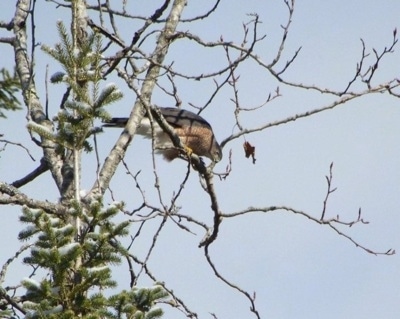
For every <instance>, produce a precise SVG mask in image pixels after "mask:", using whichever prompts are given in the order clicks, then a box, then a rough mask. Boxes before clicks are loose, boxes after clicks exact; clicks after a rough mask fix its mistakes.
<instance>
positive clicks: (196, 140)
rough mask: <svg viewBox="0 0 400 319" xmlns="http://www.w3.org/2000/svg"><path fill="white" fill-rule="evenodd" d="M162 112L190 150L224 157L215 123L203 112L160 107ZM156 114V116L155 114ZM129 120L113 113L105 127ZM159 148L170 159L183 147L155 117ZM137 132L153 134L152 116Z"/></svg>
mask: <svg viewBox="0 0 400 319" xmlns="http://www.w3.org/2000/svg"><path fill="white" fill-rule="evenodd" d="M159 110H160V112H161V114H162V115H163V116H164V118H165V120H166V121H167V123H168V124H169V125H170V126H171V127H172V128H173V129H174V131H175V133H176V134H177V135H178V136H179V138H180V140H181V142H182V143H183V145H184V146H185V147H186V148H187V150H188V152H193V153H194V154H196V155H197V156H205V157H208V158H209V159H211V160H212V161H214V162H219V161H220V160H221V159H222V150H221V147H220V146H219V144H218V142H217V141H216V139H215V136H214V133H213V130H212V127H211V125H210V124H209V123H208V122H207V121H206V120H205V119H203V118H202V117H201V116H200V115H197V114H195V113H193V112H190V111H187V110H182V109H177V108H173V107H160V108H159ZM153 118H155V116H153ZM127 121H128V118H126V117H113V118H111V119H110V120H108V121H106V122H105V124H104V125H103V126H105V127H124V126H125V125H126V123H127ZM153 129H154V137H155V148H156V151H157V152H158V153H161V154H163V155H164V158H165V159H166V160H168V161H172V160H174V159H175V158H177V157H179V155H180V151H179V149H177V148H176V147H175V146H174V144H173V143H172V141H171V139H170V137H169V135H168V134H167V133H166V132H164V130H163V129H162V128H161V126H160V125H159V124H158V123H157V121H156V120H155V121H154V122H153ZM136 133H138V134H140V135H143V136H144V137H146V138H152V136H153V135H152V128H151V123H150V119H149V117H148V116H147V115H145V116H144V117H143V119H142V121H141V122H140V126H139V127H138V129H137V131H136Z"/></svg>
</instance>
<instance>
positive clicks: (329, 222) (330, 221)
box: [221, 206, 395, 256]
mask: <svg viewBox="0 0 400 319" xmlns="http://www.w3.org/2000/svg"><path fill="white" fill-rule="evenodd" d="M279 210H283V211H287V212H291V213H294V214H298V215H301V216H303V217H306V218H307V219H309V220H311V221H313V222H315V223H317V224H320V225H327V226H329V227H330V228H331V229H333V230H334V231H335V232H336V233H337V234H338V235H340V236H342V237H345V238H346V239H348V240H350V241H351V242H352V243H353V244H354V245H355V246H356V247H359V248H361V249H362V250H364V251H366V252H367V253H369V254H373V255H388V256H390V255H394V254H395V251H394V250H393V249H389V250H387V251H386V252H379V251H373V250H371V249H369V248H367V247H365V246H363V245H361V244H360V243H359V242H357V241H356V240H354V239H353V238H352V237H351V236H349V235H347V234H345V233H343V232H342V231H340V230H339V229H338V228H337V227H336V226H335V224H337V225H344V226H348V227H351V226H352V225H354V224H355V223H358V222H361V223H364V224H365V223H366V222H365V221H363V220H362V219H361V218H360V212H359V215H358V219H357V220H355V221H351V222H343V221H341V220H339V218H332V219H328V220H327V219H324V220H321V219H319V218H315V217H313V216H311V215H310V214H308V213H305V212H303V211H301V210H297V209H294V208H291V207H287V206H269V207H249V208H247V209H244V210H242V211H238V212H235V213H230V214H221V217H223V218H232V217H236V216H241V215H246V214H250V213H255V212H262V213H269V212H274V211H279Z"/></svg>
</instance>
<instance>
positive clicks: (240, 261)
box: [0, 0, 400, 319]
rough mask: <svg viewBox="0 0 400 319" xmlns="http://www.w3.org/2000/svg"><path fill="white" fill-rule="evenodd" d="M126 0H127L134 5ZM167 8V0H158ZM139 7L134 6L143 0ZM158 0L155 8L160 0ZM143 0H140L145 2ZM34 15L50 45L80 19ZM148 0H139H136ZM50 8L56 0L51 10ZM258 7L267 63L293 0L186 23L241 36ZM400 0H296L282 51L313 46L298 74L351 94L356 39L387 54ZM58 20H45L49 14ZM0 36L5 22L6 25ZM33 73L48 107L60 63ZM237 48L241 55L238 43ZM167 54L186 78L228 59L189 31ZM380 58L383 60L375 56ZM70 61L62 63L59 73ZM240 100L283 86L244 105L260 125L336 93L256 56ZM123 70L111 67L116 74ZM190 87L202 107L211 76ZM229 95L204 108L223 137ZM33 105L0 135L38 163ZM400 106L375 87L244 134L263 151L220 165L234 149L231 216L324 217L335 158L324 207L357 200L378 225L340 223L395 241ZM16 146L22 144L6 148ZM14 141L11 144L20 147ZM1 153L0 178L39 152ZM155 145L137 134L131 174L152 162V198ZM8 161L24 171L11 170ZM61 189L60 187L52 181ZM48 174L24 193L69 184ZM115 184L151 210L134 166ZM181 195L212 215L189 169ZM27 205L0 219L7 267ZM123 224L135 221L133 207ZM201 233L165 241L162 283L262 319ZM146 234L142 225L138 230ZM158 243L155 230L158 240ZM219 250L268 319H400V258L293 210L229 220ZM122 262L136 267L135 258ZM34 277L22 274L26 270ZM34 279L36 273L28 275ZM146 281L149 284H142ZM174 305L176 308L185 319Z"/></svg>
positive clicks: (170, 232) (46, 194)
mask: <svg viewBox="0 0 400 319" xmlns="http://www.w3.org/2000/svg"><path fill="white" fill-rule="evenodd" d="M128 2H129V1H128ZM158 2H160V1H158ZM132 3H133V2H132ZM151 3H153V2H151ZM205 3H212V2H211V1H202V2H201V3H200V2H199V1H189V4H188V7H187V8H186V12H185V17H190V16H193V15H195V14H196V12H198V11H196V10H201V9H202V10H205V9H204V7H205ZM135 4H136V2H135ZM37 6H38V13H37V17H36V21H37V23H38V26H37V31H38V33H37V39H36V40H37V41H38V42H41V43H46V44H47V45H53V44H54V43H56V42H57V41H58V40H57V33H56V31H55V27H54V26H55V21H57V20H59V19H62V20H64V21H65V24H66V25H68V24H69V13H68V12H67V11H63V10H62V9H58V10H49V9H48V8H49V6H51V5H50V4H48V3H47V2H46V3H45V2H43V1H39V2H38V4H37ZM137 6H138V8H140V6H141V4H140V3H139V2H137ZM45 7H47V9H43V8H45ZM13 9H14V4H12V5H11V4H10V5H7V6H6V7H5V8H4V11H3V10H2V11H1V13H0V20H5V21H8V20H9V19H10V17H11V15H10V14H11V12H12V11H13ZM252 12H257V13H258V14H259V15H260V20H261V21H262V22H263V23H262V24H261V25H260V29H259V32H260V35H262V34H266V35H267V38H266V39H265V40H264V42H263V43H262V44H260V45H258V46H257V47H256V53H257V55H259V56H260V57H261V58H262V59H263V60H264V61H269V59H270V58H271V57H272V56H274V55H275V53H276V49H277V46H278V43H279V42H278V40H279V38H280V36H281V32H282V29H281V27H280V25H281V24H285V23H286V13H287V11H286V9H285V6H284V5H283V1H255V0H249V1H235V2H232V1H222V3H221V5H220V8H219V10H218V12H217V13H215V14H214V15H212V16H211V17H210V19H208V20H203V21H201V22H199V23H197V24H196V25H193V26H192V25H190V24H183V25H181V26H180V27H179V29H180V30H181V31H186V30H189V31H190V32H193V33H196V34H199V35H201V36H202V37H204V39H206V40H209V41H215V40H218V39H219V37H220V35H223V36H224V40H226V41H228V40H232V41H236V42H240V41H241V38H242V22H247V21H248V20H249V19H250V18H249V17H248V16H246V14H247V13H252ZM399 12H400V3H399V2H398V1H379V2H377V1H372V0H363V1H355V0H351V1H343V0H341V1H339V0H335V1H311V0H303V1H297V4H296V9H295V14H294V17H293V23H292V29H291V32H290V34H289V38H288V40H287V45H286V49H287V51H285V52H284V57H285V58H284V59H283V60H282V62H281V64H280V65H281V66H282V65H284V63H285V62H286V59H289V58H290V57H291V55H292V54H293V53H294V52H295V50H296V49H297V48H298V47H299V46H302V51H301V54H300V55H299V57H298V59H297V61H296V62H295V63H294V64H293V66H292V67H291V69H290V70H289V71H288V73H287V79H290V80H293V81H296V82H302V83H306V84H316V85H321V86H323V87H329V88H332V89H337V90H340V89H343V88H344V87H345V86H346V84H347V82H348V81H349V80H350V79H351V78H352V76H353V73H354V70H355V67H356V63H357V61H358V59H359V58H360V55H361V42H360V38H362V39H364V40H365V43H366V47H367V50H368V51H369V52H371V48H373V47H374V48H376V49H377V50H378V51H379V52H380V51H381V50H382V49H383V47H384V46H388V45H390V43H391V40H392V31H393V29H394V28H395V27H397V28H399V27H400V22H399V19H398V13H399ZM42 19H46V24H40V21H41V20H42ZM119 28H120V32H121V34H126V35H127V36H128V38H127V40H126V42H130V37H131V34H132V30H133V29H134V28H133V27H132V25H129V24H126V25H122V24H121V25H120V26H119ZM0 32H1V33H0V36H3V34H4V31H3V30H0ZM396 49H397V50H398V52H396V53H394V54H392V55H390V56H388V57H387V58H386V59H385V60H384V61H383V63H382V64H381V66H380V71H379V74H378V75H377V78H376V82H374V83H375V84H377V83H378V82H382V81H386V80H390V79H392V78H395V77H398V74H399V65H400V48H398V47H397V48H396ZM36 54H37V56H36V58H37V63H38V66H39V67H38V69H37V73H36V75H37V78H36V82H37V83H38V87H39V89H40V90H42V91H40V92H39V95H40V97H41V98H42V101H43V102H44V95H45V94H44V91H43V87H44V84H43V82H44V80H43V79H44V70H45V65H46V63H49V59H48V57H47V56H45V55H44V54H43V53H42V52H41V51H40V50H39V49H38V50H37V51H36ZM232 54H234V53H232ZM2 57H4V61H5V62H3V63H6V65H11V63H12V61H13V60H12V56H11V49H10V48H7V49H5V47H4V46H3V47H2ZM167 60H168V61H175V63H174V66H175V68H176V69H178V70H182V71H186V72H188V73H190V72H192V73H193V72H194V73H196V72H197V73H201V72H207V71H210V70H213V69H215V68H216V67H218V65H219V64H218V63H224V62H225V60H224V54H223V51H222V50H220V49H215V50H214V51H212V54H209V53H207V52H206V51H204V50H201V51H197V47H196V46H194V45H193V44H189V43H188V42H187V41H185V42H181V43H178V44H177V45H176V47H172V48H171V50H170V55H169V56H168V58H167ZM368 61H371V60H368ZM58 70H59V68H58V67H57V66H56V65H55V64H54V63H53V62H52V61H50V73H54V72H56V71H58ZM238 74H240V82H239V94H240V102H241V104H242V106H246V107H252V106H256V105H258V104H260V103H262V102H263V101H264V100H265V98H266V97H267V96H268V93H269V92H273V91H274V90H275V88H276V87H277V86H278V85H279V86H280V92H281V94H282V97H280V98H278V99H276V100H275V101H274V102H272V103H271V104H269V105H268V106H266V107H265V108H264V109H262V110H260V111H258V112H254V113H247V114H243V118H242V123H243V124H244V125H245V126H246V127H249V128H250V127H255V126H257V125H261V124H263V123H268V122H272V121H275V120H278V119H283V118H285V117H287V116H290V115H294V114H296V113H299V112H304V111H306V110H312V109H314V108H317V107H321V106H324V105H327V104H329V103H330V102H331V101H332V97H329V96H323V95H321V94H319V93H314V92H311V91H303V90H298V89H292V88H287V87H284V86H282V85H280V84H279V83H277V82H276V81H275V80H274V79H273V78H272V77H271V76H270V75H269V74H268V73H267V72H266V71H265V70H263V69H260V68H259V67H258V66H257V65H256V64H255V63H254V62H251V61H248V62H246V63H245V64H243V65H242V66H241V67H240V68H239V69H238ZM110 81H115V82H116V83H118V84H121V81H119V80H118V79H115V78H112V77H110V78H109V79H108V82H110ZM177 84H178V89H179V95H180V97H181V99H182V100H183V105H184V107H187V106H188V103H193V104H196V105H199V106H201V105H203V104H204V103H205V101H207V100H208V98H209V94H210V92H211V91H212V88H213V85H214V84H213V83H212V82H210V81H209V82H206V81H202V82H197V81H188V82H187V81H183V80H179V79H177ZM121 90H122V91H124V93H125V97H124V99H123V100H122V101H121V102H119V103H118V104H116V105H114V106H112V107H111V108H110V112H111V113H112V114H115V115H117V116H124V115H128V114H129V112H130V109H131V107H132V105H133V102H134V94H133V92H130V91H129V89H128V88H127V87H126V86H121ZM63 92H64V88H62V87H61V86H53V85H52V86H51V87H50V99H51V101H50V111H51V112H52V114H55V113H56V112H57V108H58V105H59V101H60V97H61V96H62V94H63ZM232 97H233V91H232V90H231V89H229V88H228V87H226V88H225V89H224V90H223V91H222V92H221V93H220V94H219V95H218V96H217V97H216V99H215V100H214V102H213V103H212V105H211V106H210V107H209V108H208V109H207V110H206V111H205V112H203V113H202V115H203V116H204V117H205V118H206V119H207V120H208V121H209V122H210V123H211V124H212V125H213V127H214V130H215V134H216V136H217V139H218V140H219V141H221V140H223V139H224V138H226V137H227V136H229V135H230V134H231V133H232V131H234V130H235V128H234V117H233V113H232V112H233V109H234V105H233V103H232V102H231V101H230V99H231V98H232ZM153 102H154V103H156V104H158V105H166V106H172V105H173V103H174V101H173V100H171V99H170V98H166V97H165V95H163V94H162V93H161V91H160V90H158V91H156V92H155V94H154V96H153ZM24 117H25V111H20V112H16V113H14V114H11V113H10V114H9V120H10V121H5V120H3V119H0V122H1V124H0V127H1V129H0V133H2V134H5V137H6V138H8V139H10V140H12V141H14V142H21V143H24V145H26V146H28V147H29V149H30V151H31V152H32V153H33V154H34V155H35V157H36V159H37V160H39V159H40V152H39V150H38V148H37V147H35V146H34V145H32V144H29V136H28V134H27V132H26V130H25V129H24V127H25V124H26V122H25V119H24ZM399 122H400V108H399V101H398V99H395V98H393V97H389V96H383V95H374V96H370V97H364V98H361V99H359V100H356V101H352V102H350V103H348V104H345V105H343V106H340V107H338V108H337V109H334V110H332V111H327V112H324V113H322V114H319V115H315V116H313V117H310V118H307V119H302V120H298V121H296V122H292V123H290V124H287V125H284V126H278V127H274V128H271V129H268V130H266V131H263V132H259V133H256V134H254V135H250V136H247V139H248V140H249V141H250V142H251V143H252V144H253V145H255V146H256V158H257V162H256V165H253V164H252V163H251V161H250V160H248V159H245V158H244V155H243V151H242V143H243V139H237V140H235V141H234V142H232V143H229V144H228V145H227V146H226V148H225V149H224V159H223V161H222V162H221V163H219V164H218V165H217V166H216V168H215V170H216V171H217V172H223V171H224V169H225V166H226V165H227V163H228V161H227V159H228V153H229V150H230V149H232V152H233V156H232V160H233V171H232V173H231V174H230V176H229V177H228V178H227V179H226V180H223V181H220V180H219V179H218V178H216V179H215V187H216V190H217V194H218V198H219V203H220V206H221V209H222V211H223V212H224V213H232V212H236V211H239V210H242V209H245V208H247V207H249V206H258V207H264V206H273V205H285V206H289V207H292V208H294V209H298V210H303V211H304V212H307V213H309V214H310V215H312V216H315V217H318V216H320V213H321V209H322V202H323V200H324V197H325V193H326V181H325V175H327V174H328V173H329V165H330V163H331V162H334V186H335V187H337V188H338V190H337V191H336V192H335V193H334V194H333V195H332V197H331V198H330V201H329V204H328V209H327V215H328V216H330V217H334V216H336V215H337V214H339V215H340V217H341V218H342V219H344V220H353V219H355V218H357V213H358V209H359V207H361V208H362V212H363V218H364V219H366V220H368V221H369V222H370V224H368V225H355V226H353V227H352V228H350V229H348V228H341V229H342V230H343V231H344V232H346V233H347V234H349V235H351V236H352V238H354V239H355V240H357V241H358V242H359V243H361V244H362V245H365V246H366V247H368V248H370V249H373V250H376V251H386V250H388V249H389V248H394V249H397V250H398V249H399V243H400V235H399V234H400V232H399V227H400V217H399V216H400V215H399V209H400V196H399V181H400V170H399V167H400V146H399V137H400V126H399ZM118 135H119V131H118V130H108V131H106V132H105V133H104V134H102V135H101V136H99V138H98V139H99V147H100V156H101V157H102V159H104V158H105V156H107V152H108V151H109V150H110V148H111V147H112V145H113V143H114V142H115V140H116V138H117V137H118ZM8 148H10V149H8ZM8 148H7V150H8V151H10V150H11V148H12V147H11V146H8ZM13 151H14V152H13V154H11V152H2V153H0V156H1V157H0V174H1V180H5V181H10V182H11V181H13V180H15V179H17V178H20V177H22V176H23V175H24V174H25V173H27V172H29V171H31V170H32V169H33V168H34V167H36V166H37V165H38V164H37V162H36V163H33V162H32V161H30V160H29V159H28V158H27V156H26V155H25V153H24V151H23V150H21V149H17V148H13ZM150 153H151V145H150V143H149V141H148V140H144V139H142V138H136V137H135V139H134V140H133V142H132V145H131V146H130V148H129V150H128V153H127V157H126V161H127V163H128V164H129V165H130V168H131V170H132V172H137V171H139V170H141V174H140V175H139V181H140V183H141V186H142V187H143V189H144V190H145V191H146V195H147V196H148V197H149V199H150V200H152V201H155V200H156V192H155V190H154V189H153V185H154V177H153V172H152V166H151V155H150ZM16 158H17V159H18V160H17V161H16V160H15V159H16ZM94 161H95V157H94V155H93V154H91V155H88V156H87V157H86V158H85V159H84V163H83V167H84V169H85V172H84V179H83V181H82V184H83V187H84V188H90V187H91V186H92V184H93V181H94V177H95V176H94V170H95V167H94V165H93V162H94ZM157 163H158V169H159V171H158V173H159V176H160V184H161V187H162V194H163V196H164V201H165V202H166V203H169V199H170V197H171V195H172V193H173V192H174V191H176V190H177V188H178V187H179V185H180V183H181V182H182V180H183V178H184V176H185V173H186V164H185V163H184V162H183V161H175V162H173V163H165V162H163V161H162V159H161V157H160V158H158V161H157ZM10 165H12V169H10ZM41 183H49V184H48V185H49V186H48V189H43V184H41ZM51 187H53V184H52V182H51V181H50V178H49V176H42V177H40V178H39V179H38V180H37V181H36V182H34V183H32V184H31V185H29V186H27V187H24V188H23V191H25V192H27V193H28V194H30V195H32V196H35V197H38V198H42V199H48V200H56V199H57V193H56V192H55V191H54V190H51V189H50V188H51ZM111 187H112V189H113V191H114V194H115V195H116V197H117V198H116V199H117V200H123V201H125V202H126V203H127V208H128V209H130V210H131V209H134V208H136V207H138V206H139V205H140V204H141V197H140V194H139V193H138V191H137V190H136V188H135V184H134V183H133V182H132V180H131V179H130V177H129V176H127V175H126V174H125V171H124V169H123V168H122V167H121V168H120V170H119V171H118V172H117V175H116V178H115V179H114V181H113V182H112V183H111ZM178 205H179V206H181V207H182V210H181V212H182V213H184V214H187V215H191V216H193V217H195V218H197V219H200V220H202V221H204V222H206V223H209V224H210V223H211V220H212V212H211V210H210V208H209V207H210V203H209V199H208V196H207V194H205V193H204V191H203V190H202V189H201V186H200V185H199V182H198V177H197V176H196V174H195V173H192V174H191V176H190V180H189V182H188V184H187V185H186V186H185V189H184V193H183V195H182V196H181V197H180V200H179V202H178ZM18 214H19V209H18V208H17V207H13V208H8V207H7V208H5V207H3V208H2V219H3V222H2V226H0V229H1V233H2V234H3V235H2V238H3V240H2V242H3V243H7V245H2V248H1V253H0V264H2V263H3V262H4V261H5V260H6V259H7V258H8V257H9V256H11V255H12V254H13V251H15V249H16V247H18V245H19V243H18V241H17V239H16V238H17V233H18V231H19V228H20V224H18V222H17V216H18ZM121 218H126V217H124V216H121ZM156 226H157V223H155V224H151V225H150V224H149V225H148V226H147V227H145V229H144V232H147V233H148V234H149V236H151V235H152V234H153V232H152V230H153V229H154V228H155V227H156ZM191 229H192V230H193V231H194V232H195V233H196V235H191V234H189V233H186V232H183V231H182V230H181V229H179V228H177V227H176V226H175V224H173V223H169V224H168V225H167V226H166V228H165V229H164V231H163V233H162V234H161V236H160V239H159V242H158V246H157V247H156V249H155V251H154V253H153V255H152V258H151V259H150V261H149V265H150V268H151V269H152V271H153V273H154V274H155V275H156V276H158V278H159V279H160V280H163V281H165V282H166V284H167V285H168V286H169V287H170V288H171V289H173V290H174V292H175V293H176V294H177V295H178V296H179V297H180V298H182V299H183V300H184V301H185V303H186V304H187V305H188V307H189V308H190V309H192V310H193V311H195V312H197V313H198V314H199V315H200V317H201V318H211V316H210V315H209V313H210V312H211V313H215V314H216V315H217V317H218V318H221V319H222V318H251V317H252V315H251V314H250V313H249V311H248V309H249V306H250V305H249V303H248V301H247V300H246V299H245V298H243V297H242V295H240V294H239V293H237V292H236V291H233V290H232V289H230V288H229V287H227V286H226V285H224V284H223V283H222V282H221V281H219V280H217V279H216V278H215V277H214V276H213V273H212V270H211V269H210V267H209V266H208V265H207V263H206V261H205V258H204V256H203V251H202V250H201V249H198V248H197V245H198V243H199V242H200V240H201V239H202V237H203V235H204V234H203V232H202V229H200V228H195V227H194V226H192V227H191ZM133 231H135V228H133ZM147 239H148V238H147ZM149 245H150V243H149V242H148V240H146V238H143V239H142V240H140V241H138V243H137V244H136V245H134V246H133V247H132V252H133V253H134V254H136V255H138V256H140V257H142V256H144V254H145V253H146V251H147V249H148V247H149ZM210 254H211V256H212V258H213V260H214V262H215V264H216V266H217V267H218V269H219V270H220V272H221V273H222V274H223V275H224V276H226V278H227V279H228V280H230V281H232V282H233V283H236V284H238V285H240V286H241V287H242V288H243V289H245V290H247V291H249V292H250V293H252V292H253V291H255V292H256V294H257V299H256V305H257V309H258V311H259V312H260V315H261V317H262V318H276V319H291V318H307V319H308V318H327V319H334V318H354V319H357V318H360V319H361V318H363V319H364V318H387V319H395V318H399V317H400V303H399V297H400V258H399V256H398V255H395V256H378V257H376V256H373V255H370V254H367V253H366V252H365V251H363V250H361V249H359V248H356V247H355V246H354V245H353V244H352V243H350V242H349V241H348V240H346V239H345V238H343V237H339V236H338V235H337V234H336V233H335V232H334V231H332V230H331V229H329V227H324V226H320V225H317V224H315V223H313V222H312V221H309V220H307V219H306V218H304V217H301V216H296V215H293V214H291V213H287V212H282V211H277V212H274V213H268V214H263V213H254V214H252V215H246V216H243V217H237V218H234V219H229V220H225V221H224V222H223V223H222V225H221V229H220V233H219V236H218V240H217V241H216V242H215V243H213V245H212V246H211V247H210ZM12 269H13V272H10V274H9V281H7V282H8V283H9V284H11V283H14V284H15V280H17V279H18V278H20V276H21V275H22V271H21V270H19V269H20V268H19V267H18V266H17V265H14V267H13V268H12ZM123 269H124V270H125V269H126V266H124V267H123ZM27 274H28V272H27V273H26V275H27ZM24 275H25V274H24ZM126 276H127V275H126V272H124V271H118V272H116V274H115V277H116V279H117V280H118V281H119V282H120V283H121V288H125V289H126V288H128V280H127V278H126ZM143 284H148V282H143ZM178 317H179V314H178V315H176V314H175V315H172V314H171V313H170V312H168V313H167V315H166V316H165V318H178Z"/></svg>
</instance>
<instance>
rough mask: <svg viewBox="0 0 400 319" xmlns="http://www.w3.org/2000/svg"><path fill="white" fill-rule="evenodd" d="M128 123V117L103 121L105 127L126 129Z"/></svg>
mask: <svg viewBox="0 0 400 319" xmlns="http://www.w3.org/2000/svg"><path fill="white" fill-rule="evenodd" d="M126 122H128V118H127V117H113V118H111V119H109V120H104V121H103V127H124V126H125V125H126Z"/></svg>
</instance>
